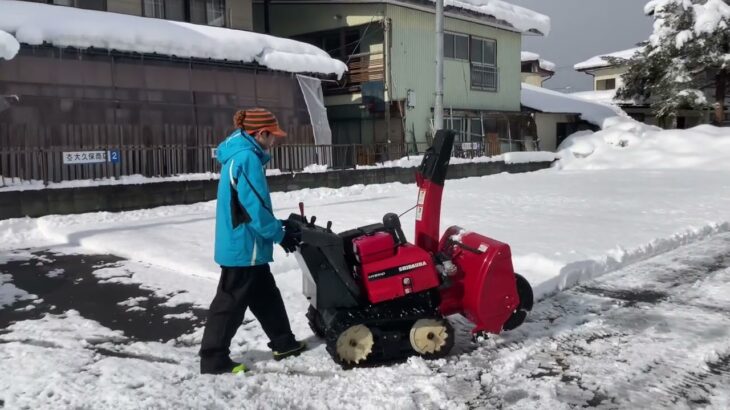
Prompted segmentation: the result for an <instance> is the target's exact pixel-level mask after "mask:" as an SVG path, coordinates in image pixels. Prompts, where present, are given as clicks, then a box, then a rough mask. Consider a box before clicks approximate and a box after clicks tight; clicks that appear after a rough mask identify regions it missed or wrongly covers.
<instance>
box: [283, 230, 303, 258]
mask: <svg viewBox="0 0 730 410" xmlns="http://www.w3.org/2000/svg"><path fill="white" fill-rule="evenodd" d="M301 242H302V233H301V232H295V231H294V230H292V229H286V230H285V231H284V238H283V239H282V240H281V242H280V243H279V245H281V247H282V248H284V251H285V252H286V253H292V252H296V250H297V246H299V244H300V243H301Z"/></svg>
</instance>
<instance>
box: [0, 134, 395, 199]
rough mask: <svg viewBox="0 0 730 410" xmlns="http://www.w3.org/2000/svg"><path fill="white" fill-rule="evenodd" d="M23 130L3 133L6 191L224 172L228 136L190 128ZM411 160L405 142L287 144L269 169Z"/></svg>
mask: <svg viewBox="0 0 730 410" xmlns="http://www.w3.org/2000/svg"><path fill="white" fill-rule="evenodd" d="M19 130H20V131H19ZM19 130H9V129H8V127H5V128H3V127H0V176H2V180H0V186H2V185H4V184H6V181H5V179H19V180H21V181H30V180H38V181H43V182H44V183H49V182H61V181H70V180H85V179H101V178H119V177H121V176H128V175H142V176H145V177H169V176H177V175H183V174H199V173H214V172H219V170H220V166H219V164H218V161H217V160H216V159H215V154H214V149H215V147H216V146H217V142H218V140H219V139H220V136H221V135H226V134H225V133H226V132H227V131H225V130H214V129H212V128H196V127H190V126H182V127H164V129H161V130H160V132H159V133H157V134H155V133H152V132H147V131H149V130H146V129H144V128H141V127H134V126H93V127H78V128H74V127H70V128H69V127H62V128H61V129H60V130H59V129H51V128H50V127H46V128H44V127H33V128H27V127H26V128H22V129H19ZM3 131H5V133H3ZM8 132H10V133H8ZM79 136H81V137H79ZM175 140H177V141H178V142H173V141H175ZM59 143H60V144H59ZM82 155H83V159H86V156H87V155H88V157H89V158H91V157H92V155H93V156H94V158H92V160H95V161H96V163H83V164H80V163H74V162H77V161H76V160H81V159H82V158H81V156H82ZM406 155H407V152H406V147H405V145H404V144H402V143H396V144H372V145H361V144H351V145H304V144H302V145H282V146H278V147H275V148H274V149H273V150H272V151H271V161H270V162H269V164H268V165H267V168H270V169H279V170H281V171H282V172H296V171H302V170H304V169H305V168H306V167H307V166H310V165H313V164H314V165H320V166H327V168H331V169H347V168H354V167H356V166H357V165H371V164H374V163H376V162H383V161H388V160H394V159H399V158H402V157H404V156H406ZM74 156H76V158H74Z"/></svg>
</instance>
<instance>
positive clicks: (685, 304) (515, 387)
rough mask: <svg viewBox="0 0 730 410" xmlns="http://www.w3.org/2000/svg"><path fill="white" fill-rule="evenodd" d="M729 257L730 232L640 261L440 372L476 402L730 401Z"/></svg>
mask: <svg viewBox="0 0 730 410" xmlns="http://www.w3.org/2000/svg"><path fill="white" fill-rule="evenodd" d="M729 266H730V234H721V235H717V236H715V237H713V238H711V239H708V240H705V241H703V242H699V243H696V244H694V245H689V246H685V247H682V248H680V249H677V250H675V251H673V252H670V253H667V254H665V255H662V256H658V257H655V258H653V259H650V260H647V261H645V262H641V263H638V264H635V265H632V266H630V267H627V268H625V269H622V270H620V271H616V272H614V273H611V274H608V275H606V276H604V277H602V278H600V279H598V280H595V281H592V282H589V283H586V284H584V285H582V286H579V287H576V288H573V289H571V290H568V291H565V292H562V293H560V294H558V295H557V296H555V297H552V298H550V299H547V300H545V301H543V302H541V303H538V304H537V305H536V308H535V310H534V311H533V314H532V315H531V317H530V319H529V322H528V323H526V324H525V325H524V326H523V327H521V328H519V329H517V330H516V331H514V332H511V333H509V334H505V335H503V336H502V337H498V338H495V339H494V340H493V341H490V342H488V343H487V344H486V345H484V346H480V347H479V348H478V349H476V350H475V351H473V352H471V353H469V354H466V355H462V356H460V357H459V358H458V359H456V360H453V361H449V363H448V364H447V365H445V366H443V367H442V368H441V369H439V372H445V373H447V374H449V375H450V376H452V377H453V378H454V379H456V380H460V381H463V383H460V382H456V381H455V382H454V383H453V384H452V385H453V386H456V387H457V389H455V391H454V393H453V395H456V394H463V395H465V398H466V397H469V396H471V397H470V398H469V399H468V400H467V404H468V405H469V407H482V406H485V407H515V408H526V409H535V408H550V409H558V408H576V407H578V408H580V407H585V406H589V407H596V408H607V409H608V408H634V409H636V408H647V409H648V408H705V407H709V408H717V409H727V408H730V393H729V392H728V388H727V386H728V385H730V269H729V268H728V267H729ZM469 380H472V381H476V383H475V384H474V385H472V386H471V389H470V390H467V391H464V390H462V391H461V392H459V390H458V389H459V388H462V389H463V388H464V386H467V385H468V381H469Z"/></svg>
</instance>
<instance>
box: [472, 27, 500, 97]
mask: <svg viewBox="0 0 730 410" xmlns="http://www.w3.org/2000/svg"><path fill="white" fill-rule="evenodd" d="M470 49H471V56H470V60H471V88H472V89H476V90H484V91H497V42H496V41H494V40H486V39H481V38H475V37H472V38H471V47H470Z"/></svg>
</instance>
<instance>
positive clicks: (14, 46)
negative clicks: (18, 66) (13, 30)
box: [0, 30, 20, 60]
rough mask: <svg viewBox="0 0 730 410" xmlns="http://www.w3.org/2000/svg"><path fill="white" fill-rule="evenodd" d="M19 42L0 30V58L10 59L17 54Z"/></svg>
mask: <svg viewBox="0 0 730 410" xmlns="http://www.w3.org/2000/svg"><path fill="white" fill-rule="evenodd" d="M18 50H20V44H18V40H16V39H15V37H13V36H12V35H11V34H9V33H6V32H5V31H2V30H0V59H5V60H10V59H12V58H13V57H15V55H16V54H18Z"/></svg>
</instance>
